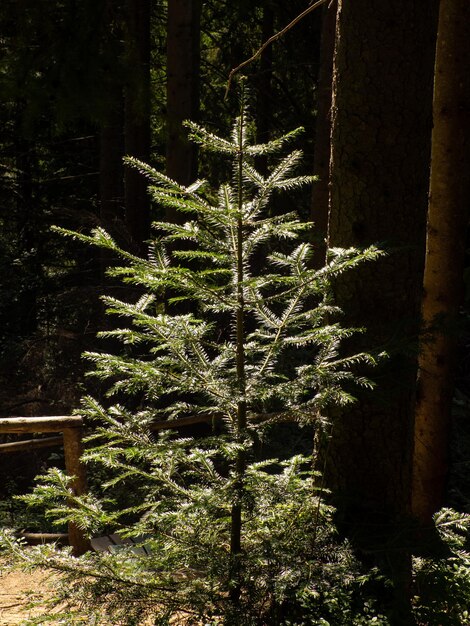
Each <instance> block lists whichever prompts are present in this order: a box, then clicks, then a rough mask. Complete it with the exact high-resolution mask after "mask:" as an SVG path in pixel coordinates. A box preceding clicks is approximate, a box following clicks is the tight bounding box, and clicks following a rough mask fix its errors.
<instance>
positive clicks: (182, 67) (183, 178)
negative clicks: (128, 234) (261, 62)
mask: <svg viewBox="0 0 470 626" xmlns="http://www.w3.org/2000/svg"><path fill="white" fill-rule="evenodd" d="M200 16H201V1H200V0H169V2H168V26H167V125H168V126H167V131H168V132H167V153H166V172H167V175H168V176H169V177H170V178H172V179H173V180H176V181H177V182H179V183H181V184H183V185H189V184H190V183H191V182H194V180H195V178H196V176H197V150H196V147H195V145H194V144H191V143H190V142H189V141H188V139H187V136H186V131H185V129H184V127H183V122H184V121H185V120H187V119H191V120H193V121H195V120H197V118H198V113H199V40H200ZM167 219H169V220H171V221H177V220H179V219H181V218H180V215H179V214H178V213H177V212H176V211H174V210H168V212H167Z"/></svg>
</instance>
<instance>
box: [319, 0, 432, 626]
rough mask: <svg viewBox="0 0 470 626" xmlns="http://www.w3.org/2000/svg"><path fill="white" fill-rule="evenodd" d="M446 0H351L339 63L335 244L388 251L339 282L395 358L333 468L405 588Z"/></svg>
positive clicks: (341, 424)
mask: <svg viewBox="0 0 470 626" xmlns="http://www.w3.org/2000/svg"><path fill="white" fill-rule="evenodd" d="M437 5H438V2H437V0H431V1H429V0H426V1H424V0H423V1H420V0H411V1H410V0H398V1H396V2H385V3H384V2H383V1H382V0H356V1H355V2H354V3H353V2H347V1H346V0H339V2H338V14H337V25H336V44H335V58H334V70H333V106H332V145H331V163H330V169H331V198H330V213H329V231H328V245H329V247H335V246H341V247H346V248H347V247H348V246H358V247H361V246H367V245H369V244H370V243H376V244H379V245H380V246H382V247H384V248H385V249H386V250H387V252H388V256H387V257H385V258H383V259H381V260H379V261H378V262H377V263H376V264H374V265H373V266H369V267H364V268H361V270H360V271H358V272H357V273H356V274H355V275H354V276H352V277H348V278H347V279H343V280H339V281H338V283H337V285H336V301H337V303H338V305H339V306H340V307H341V308H342V309H343V310H344V312H345V313H344V319H345V322H346V323H347V324H348V325H351V326H356V327H365V328H366V329H367V331H366V332H365V333H364V334H363V335H361V337H360V339H358V340H356V343H355V345H354V349H355V350H357V349H358V348H361V349H365V348H366V347H367V349H368V350H371V349H376V350H386V351H387V352H388V353H389V358H388V359H387V360H386V361H385V363H384V364H383V365H381V366H380V367H379V368H378V370H377V371H376V372H374V373H373V375H374V377H375V378H376V380H377V382H378V383H379V384H378V389H377V390H376V391H375V392H374V393H373V394H370V395H363V396H361V397H360V398H359V400H358V402H357V404H356V405H355V407H354V408H353V409H351V410H350V409H348V410H347V411H344V412H341V413H340V414H339V415H337V416H336V417H335V422H334V427H333V434H332V437H331V440H330V441H329V445H328V452H327V458H326V470H327V472H326V477H327V481H328V483H329V486H330V487H331V488H332V489H333V490H334V493H335V495H336V502H337V504H338V505H339V507H340V511H341V512H342V513H343V516H344V521H345V528H347V529H348V530H349V531H350V532H351V533H352V534H353V536H354V537H355V539H356V540H357V541H358V543H359V545H362V547H365V548H367V549H368V550H374V549H377V550H378V552H377V554H381V556H385V559H384V560H387V559H388V561H389V563H388V565H389V566H390V568H391V569H392V571H391V572H389V573H390V574H391V575H392V577H394V578H395V579H396V582H397V590H398V591H397V593H398V595H402V596H403V597H404V595H405V594H404V591H403V589H401V590H400V589H399V587H400V584H402V583H401V582H400V579H401V578H402V576H403V562H402V561H403V560H400V558H399V555H400V551H399V548H400V547H404V542H403V540H401V543H400V544H398V545H397V544H394V542H393V538H394V537H398V533H397V531H398V530H399V529H400V523H403V521H404V518H405V517H406V516H407V515H408V514H409V508H410V493H411V451H412V438H413V401H414V392H415V382H416V372H417V350H416V342H417V336H418V327H419V312H420V295H421V286H422V272H423V263H424V249H425V223H426V209H427V191H428V180H429V156H430V139H431V113H432V109H431V103H432V78H433V65H434V49H435V37H436V28H437ZM358 344H359V345H358ZM397 525H398V526H397ZM371 529H374V532H371ZM396 540H397V541H400V539H399V538H398V539H396ZM392 545H393V549H392ZM395 568H396V570H395ZM400 610H401V609H400V608H399V607H398V608H397V611H398V613H397V614H398V615H400V616H399V617H397V621H396V623H397V624H398V623H399V624H405V623H407V621H406V620H407V616H406V614H405V613H403V614H400ZM403 610H404V611H405V612H406V607H404V608H403Z"/></svg>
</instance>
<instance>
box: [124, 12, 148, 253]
mask: <svg viewBox="0 0 470 626" xmlns="http://www.w3.org/2000/svg"><path fill="white" fill-rule="evenodd" d="M127 9H128V21H127V32H126V45H127V85H126V90H125V100H126V104H125V130H124V136H125V152H126V154H127V155H128V156H134V157H137V158H138V159H141V160H142V161H146V162H148V160H149V157H150V3H149V2H148V1H147V0H127ZM125 201H126V223H127V228H128V232H129V236H130V239H131V245H132V247H133V248H134V249H135V251H137V252H139V253H141V254H144V253H145V251H146V245H145V241H146V240H147V239H148V238H149V236H150V201H149V197H148V194H147V181H146V180H145V178H144V177H143V176H142V175H141V174H139V172H137V171H136V170H134V169H132V168H126V171H125Z"/></svg>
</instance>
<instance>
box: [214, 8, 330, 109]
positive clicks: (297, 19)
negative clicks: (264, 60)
mask: <svg viewBox="0 0 470 626" xmlns="http://www.w3.org/2000/svg"><path fill="white" fill-rule="evenodd" d="M326 2H327V0H317V2H314V3H313V4H312V5H310V6H309V7H307V8H306V9H305V11H303V12H302V13H300V14H299V15H297V17H294V19H293V20H292V21H291V22H289V24H287V26H285V27H284V28H283V29H282V30H280V31H279V32H277V33H275V34H274V35H273V36H272V37H270V38H269V39H268V40H267V41H265V42H264V44H263V45H262V46H261V48H259V49H258V50H257V51H256V52H255V53H254V55H253V56H252V57H250V58H249V59H246V60H245V61H243V63H240V65H238V66H237V67H235V68H233V70H231V72H230V74H229V75H228V81H227V89H226V90H225V99H227V97H228V94H229V91H230V87H231V85H232V79H233V77H234V76H235V74H236V73H237V72H239V71H240V70H241V69H242V68H244V67H246V66H247V65H249V64H250V63H253V61H256V59H259V57H260V56H261V55H262V54H263V52H264V51H265V50H266V48H267V47H268V46H270V45H271V44H272V43H274V42H275V41H277V40H278V39H280V38H281V37H282V36H283V35H285V34H286V33H287V32H288V31H289V30H290V29H291V28H293V27H294V26H295V25H296V24H298V23H299V22H300V21H301V20H303V19H304V17H306V16H307V15H308V14H309V13H311V12H312V11H314V10H315V9H316V8H318V7H319V6H321V5H322V4H325V3H326ZM330 6H331V2H330Z"/></svg>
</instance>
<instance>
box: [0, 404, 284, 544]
mask: <svg viewBox="0 0 470 626" xmlns="http://www.w3.org/2000/svg"><path fill="white" fill-rule="evenodd" d="M221 417H222V416H221V415H218V414H213V415H193V416H188V417H183V418H179V419H174V420H162V421H159V422H153V424H150V425H149V428H150V430H152V431H158V430H178V429H180V428H183V427H185V426H192V425H195V424H202V423H211V422H213V421H217V420H218V419H220V418H221ZM279 417H280V416H279V415H277V414H264V415H257V416H254V417H253V419H254V420H256V421H259V422H262V421H266V420H273V421H283V422H288V421H292V418H291V417H290V418H289V417H285V416H283V418H282V419H281V420H279ZM58 432H59V433H62V434H61V435H60V436H53V437H45V438H41V439H27V440H23V441H14V442H11V443H1V444H0V454H1V453H7V452H20V451H25V450H32V449H36V448H46V447H49V446H60V445H63V446H64V457H65V469H66V472H67V473H68V474H69V476H73V477H74V479H73V482H72V489H73V491H74V493H75V495H82V494H84V493H85V492H86V474H85V468H84V466H83V464H82V463H81V462H80V457H81V454H82V432H83V420H82V418H81V417H80V416H78V415H59V416H57V415H55V416H50V417H5V418H0V435H2V434H12V433H14V434H25V433H31V434H32V433H41V434H43V433H58ZM28 536H29V538H32V539H33V540H35V541H37V540H39V539H40V537H41V536H42V537H45V538H46V537H50V538H52V539H57V538H60V536H61V535H56V534H50V533H48V534H47V533H46V534H44V533H43V534H41V535H37V536H36V535H35V534H34V533H33V534H31V533H29V535H28ZM68 541H69V543H70V545H71V546H72V548H73V553H74V554H75V555H80V554H83V553H84V552H86V551H87V550H89V549H90V542H89V541H88V539H87V538H86V537H84V535H83V533H82V532H81V531H80V529H79V528H77V527H76V526H75V524H69V527H68Z"/></svg>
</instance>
